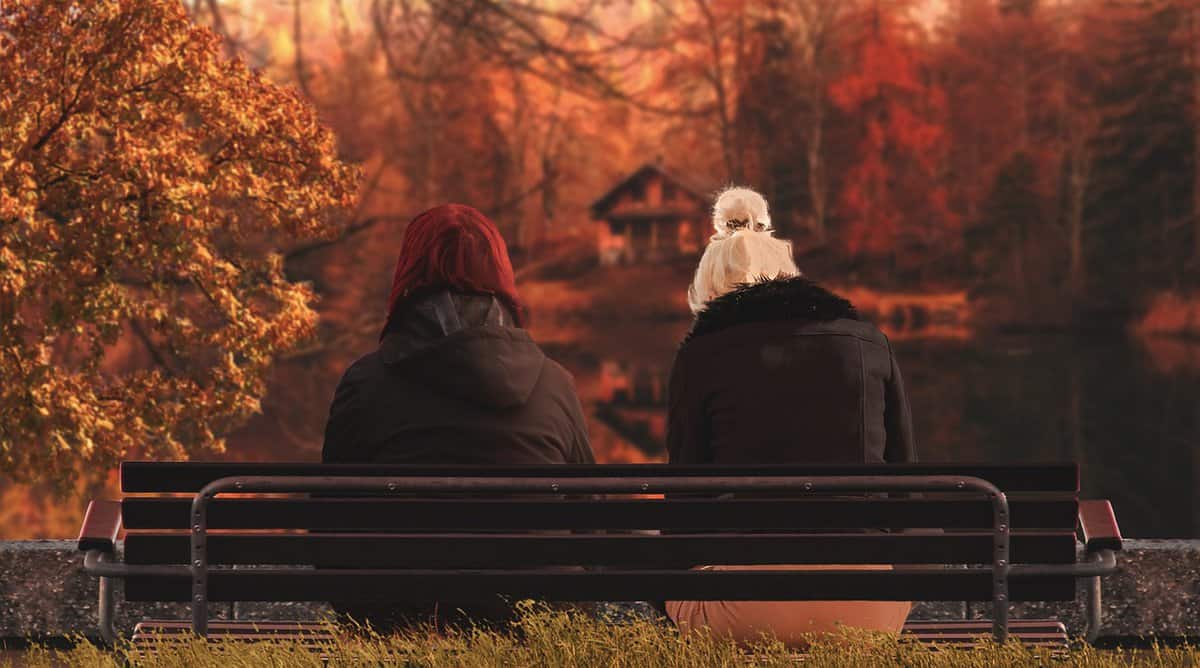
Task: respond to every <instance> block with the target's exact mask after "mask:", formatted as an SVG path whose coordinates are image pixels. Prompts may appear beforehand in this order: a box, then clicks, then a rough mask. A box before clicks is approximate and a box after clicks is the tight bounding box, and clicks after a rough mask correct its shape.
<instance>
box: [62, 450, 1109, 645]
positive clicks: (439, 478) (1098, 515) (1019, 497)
mask: <svg viewBox="0 0 1200 668" xmlns="http://www.w3.org/2000/svg"><path fill="white" fill-rule="evenodd" d="M1078 481H1079V477H1078V468H1077V467H1076V466H1075V465H1074V464H1070V463H1067V464H1040V465H1019V466H999V465H980V466H967V465H957V464H899V465H833V466H789V467H714V466H662V465H637V466H624V465H622V466H612V465H588V466H554V467H517V468H480V467H444V466H439V467H389V466H361V465H321V464H286V463H285V464H267V463H254V464H208V463H181V462H129V463H126V464H123V465H122V469H121V482H122V489H123V491H124V492H125V493H126V494H127V496H126V497H125V498H124V499H123V500H122V501H120V502H106V501H95V502H93V503H92V505H91V506H90V507H89V510H88V513H87V516H86V517H85V521H84V526H83V528H82V529H81V532H80V539H79V549H80V550H81V551H83V552H84V553H85V555H86V556H85V570H87V571H88V572H89V573H92V574H93V575H96V576H98V577H100V578H101V606H100V616H101V624H100V628H101V634H102V635H103V636H104V637H105V639H107V640H110V641H114V642H115V641H116V634H115V632H114V631H113V629H112V624H111V622H112V617H113V613H112V609H113V605H114V602H113V601H112V587H111V585H110V584H109V581H110V580H111V578H122V579H124V580H125V588H124V589H125V596H126V599H127V600H130V601H159V602H170V601H186V602H189V604H190V605H191V608H192V620H191V621H190V623H188V622H183V621H179V620H176V621H170V620H160V621H154V622H146V623H143V624H142V625H139V627H138V629H137V631H136V632H135V638H138V639H139V640H144V639H146V638H150V637H160V636H164V635H168V636H169V635H178V634H181V633H183V632H184V631H185V630H188V631H190V632H191V633H195V634H199V635H202V636H218V635H220V636H226V637H238V638H247V639H250V638H253V637H257V636H259V635H275V636H279V635H281V634H283V635H287V634H301V635H303V634H309V635H312V634H314V633H317V631H315V629H317V628H318V627H317V626H314V625H306V624H303V623H292V622H288V623H255V622H246V623H244V622H240V621H234V622H227V621H217V620H210V619H209V614H208V611H209V604H210V602H218V601H323V600H329V599H331V598H337V599H338V600H341V601H344V602H355V601H361V602H364V603H368V602H372V601H377V600H406V601H410V602H420V601H425V602H432V601H436V600H464V597H470V596H475V595H486V596H492V595H503V596H506V597H508V598H510V599H521V598H536V599H543V600H549V601H597V600H617V601H620V600H626V601H628V600H671V599H675V600H912V601H964V600H966V601H987V602H990V603H991V606H992V607H991V610H992V619H990V620H984V621H974V620H961V621H953V622H912V623H910V624H909V625H908V626H907V627H906V629H905V634H906V636H907V637H911V638H913V639H916V640H921V641H936V642H947V643H949V642H954V643H959V642H975V641H976V639H977V637H978V636H979V635H980V633H991V634H992V636H993V637H994V638H995V639H997V640H1001V641H1003V640H1004V639H1006V638H1007V637H1009V635H1010V633H1011V635H1012V637H1014V638H1018V639H1020V640H1021V641H1022V642H1027V643H1030V644H1059V643H1061V642H1064V638H1065V633H1066V632H1065V629H1063V627H1062V625H1061V624H1058V623H1057V622H1054V621H1053V620H1014V621H1012V622H1010V621H1009V620H1008V607H1009V604H1010V603H1011V602H1013V601H1069V600H1074V598H1075V591H1076V586H1075V580H1076V579H1077V578H1085V579H1087V580H1088V581H1089V583H1090V586H1089V587H1088V588H1086V591H1087V592H1088V601H1087V611H1088V619H1089V625H1088V633H1087V635H1088V639H1089V640H1092V639H1094V638H1095V637H1096V636H1097V635H1098V634H1099V630H1100V623H1101V619H1100V604H1099V603H1100V577H1101V576H1102V575H1106V574H1108V573H1111V572H1113V571H1114V569H1115V563H1116V562H1115V556H1114V553H1115V552H1116V551H1118V550H1120V549H1121V536H1120V530H1119V528H1118V527H1117V524H1116V519H1115V516H1114V514H1113V511H1112V507H1111V505H1109V504H1108V502H1107V501H1080V500H1079V498H1078ZM122 526H123V527H124V528H125V530H126V535H125V550H124V562H123V563H115V562H114V558H115V554H116V550H115V546H116V541H117V538H118V534H119V533H120V532H121V530H122ZM1080 543H1082V546H1083V548H1084V549H1083V552H1084V554H1085V558H1084V559H1083V560H1082V561H1077V556H1076V555H1077V547H1078V545H1079V544H1080ZM314 564H316V565H318V567H317V568H315V569H314V568H313V565H314ZM330 564H337V565H336V566H331V565H330ZM701 564H742V565H774V566H775V567H776V568H773V569H770V570H749V569H746V570H742V569H728V570H717V571H714V570H704V571H698V570H694V569H692V568H690V567H691V566H696V565H701ZM806 564H820V565H829V564H875V565H888V566H891V567H892V568H891V569H889V570H854V569H843V570H830V571H826V570H820V571H813V570H811V569H808V570H806V569H804V568H803V565H806ZM564 566H569V567H571V568H567V569H564V568H563V567H564ZM235 567H236V568H235ZM255 629H257V630H255ZM321 632H322V633H328V630H327V629H325V630H324V631H321ZM314 637H315V636H314Z"/></svg>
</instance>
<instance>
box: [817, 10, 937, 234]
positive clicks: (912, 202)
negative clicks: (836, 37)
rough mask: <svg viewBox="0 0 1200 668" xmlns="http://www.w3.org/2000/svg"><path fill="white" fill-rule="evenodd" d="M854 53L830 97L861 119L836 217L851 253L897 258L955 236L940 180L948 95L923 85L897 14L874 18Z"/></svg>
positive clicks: (917, 64) (880, 14) (839, 106)
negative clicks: (908, 246)
mask: <svg viewBox="0 0 1200 668" xmlns="http://www.w3.org/2000/svg"><path fill="white" fill-rule="evenodd" d="M865 22H866V23H870V24H872V26H873V27H872V28H870V29H869V30H868V31H867V34H866V36H864V37H863V38H862V40H861V43H860V44H859V46H858V48H857V50H856V51H857V53H856V57H857V66H856V67H854V68H853V69H851V70H850V71H849V72H848V73H847V74H846V75H845V76H843V77H842V78H840V79H838V80H837V81H834V82H833V83H832V84H831V85H830V88H829V95H830V98H831V99H832V100H833V102H834V104H836V105H837V107H838V108H839V109H841V111H842V112H844V113H847V114H850V115H853V116H857V117H859V118H861V124H862V130H861V136H862V139H861V141H860V144H859V150H858V155H859V162H858V163H857V164H855V165H854V166H853V167H851V168H850V169H849V170H848V172H847V173H846V174H845V175H844V177H843V179H844V185H843V188H842V191H841V194H840V205H841V213H842V215H843V216H844V217H845V218H846V219H847V230H846V244H847V246H848V248H849V251H850V252H851V253H852V254H859V253H866V254H871V255H880V254H885V253H894V252H895V251H896V250H897V248H898V247H899V246H901V245H903V244H904V243H906V242H910V241H915V242H917V243H919V244H923V245H928V244H932V243H936V242H938V241H941V240H944V239H945V238H946V237H947V236H948V233H949V234H951V235H952V234H955V233H957V225H958V218H957V217H956V216H955V215H954V214H953V212H951V211H950V208H949V205H948V200H949V197H948V194H947V192H946V188H945V186H944V185H943V184H942V183H940V182H939V180H938V178H937V176H938V175H937V172H938V163H939V161H940V159H941V153H942V151H943V149H944V147H945V144H946V142H947V137H946V133H945V129H944V127H943V125H942V124H941V117H942V116H943V115H944V113H945V107H946V99H945V94H944V93H943V91H942V90H941V89H939V88H938V87H936V86H932V85H929V84H927V83H925V82H924V81H923V80H922V77H921V74H920V71H919V68H920V63H919V61H918V59H917V54H916V48H915V45H913V44H911V43H910V41H909V40H910V39H911V38H910V37H909V35H908V32H907V31H906V30H905V29H904V26H903V25H902V24H901V23H900V18H899V16H897V15H896V14H893V13H890V12H887V13H884V12H878V11H877V12H874V13H873V14H871V15H870V16H869V17H868V18H867V20H866V21H865Z"/></svg>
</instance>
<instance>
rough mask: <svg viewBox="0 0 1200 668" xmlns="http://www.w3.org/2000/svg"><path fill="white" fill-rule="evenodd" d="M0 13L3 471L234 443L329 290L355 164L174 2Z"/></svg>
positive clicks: (50, 4) (287, 96)
mask: <svg viewBox="0 0 1200 668" xmlns="http://www.w3.org/2000/svg"><path fill="white" fill-rule="evenodd" d="M0 23H2V24H3V25H2V26H0V27H2V28H3V29H4V30H5V31H7V32H8V33H9V35H11V38H10V42H11V43H10V44H9V45H8V49H7V53H6V54H5V56H4V57H3V58H0V471H3V472H4V473H5V474H7V475H10V476H11V477H13V478H15V479H18V480H20V479H29V478H32V477H35V476H37V477H40V478H43V479H49V480H55V481H60V482H63V481H66V480H68V479H69V478H70V477H71V476H72V475H73V472H74V471H76V470H77V468H78V467H79V466H80V464H81V463H82V465H84V466H85V467H88V468H96V469H98V468H100V467H108V466H110V465H111V464H112V463H113V462H114V461H115V460H117V459H120V458H122V457H125V456H127V455H130V454H136V455H137V456H147V457H184V456H186V455H187V454H188V453H195V452H200V451H205V452H211V451H216V450H220V448H221V447H222V434H224V433H225V432H227V431H228V430H229V429H231V428H232V427H234V426H236V425H237V424H239V423H240V422H241V421H243V420H245V419H246V418H247V416H249V415H251V414H252V413H254V412H256V411H257V410H258V406H259V400H260V397H261V396H262V394H263V392H264V382H265V375H266V373H267V371H268V369H269V367H270V365H271V363H272V360H274V359H275V358H276V357H277V356H278V355H279V354H280V353H282V352H284V351H287V350H289V349H291V348H293V347H294V346H296V344H297V343H298V342H300V341H301V340H303V339H304V338H306V337H307V336H309V334H310V333H311V332H312V330H313V327H314V321H315V315H314V312H313V311H312V310H311V308H310V304H311V302H312V298H313V295H312V293H311V291H310V290H309V289H308V288H307V287H306V286H305V285H302V284H296V283H292V282H289V281H288V280H287V278H286V277H285V275H284V273H283V268H282V260H281V256H280V254H279V253H278V252H276V251H275V250H273V249H275V248H277V247H279V246H280V245H282V244H284V243H293V240H296V239H313V238H319V237H322V236H327V235H331V234H334V233H336V227H337V224H338V217H339V212H340V211H341V210H342V209H344V208H346V207H347V206H348V205H350V204H351V202H352V201H353V198H354V194H355V189H356V180H357V175H356V170H355V169H354V168H352V167H350V166H347V165H346V164H343V163H342V162H340V161H339V159H338V158H337V156H336V152H335V147H334V140H333V137H332V135H331V134H330V133H329V132H328V131H327V130H326V129H325V128H323V127H322V125H321V124H320V123H319V122H318V119H317V117H316V114H315V113H314V111H313V110H312V109H311V108H310V107H309V106H308V105H307V104H305V103H304V102H302V100H301V99H300V98H299V97H298V95H297V94H296V93H295V92H294V91H292V90H289V89H284V88H280V87H277V86H275V85H272V84H270V83H268V82H267V81H265V80H263V79H262V78H261V77H260V76H258V75H257V74H255V73H253V72H251V71H249V70H248V69H247V68H246V67H245V66H244V65H243V64H242V63H240V62H237V61H229V60H225V59H224V58H222V57H221V55H220V50H221V44H220V42H219V40H218V38H217V37H216V36H215V35H214V34H213V33H211V32H210V31H208V30H206V29H203V28H199V27H197V26H196V25H194V24H192V23H191V22H190V21H189V20H188V17H187V14H186V13H185V11H184V8H183V6H182V5H181V4H180V3H179V2H177V1H176V0H122V1H121V2H112V1H104V0H17V1H16V2H15V3H13V2H9V3H6V5H5V13H4V14H3V15H0Z"/></svg>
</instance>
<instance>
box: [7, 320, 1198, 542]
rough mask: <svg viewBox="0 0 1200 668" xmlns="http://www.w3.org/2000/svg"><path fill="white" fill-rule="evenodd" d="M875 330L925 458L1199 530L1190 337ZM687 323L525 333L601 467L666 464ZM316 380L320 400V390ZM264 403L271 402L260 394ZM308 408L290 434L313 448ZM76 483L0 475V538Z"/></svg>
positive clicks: (65, 520) (240, 454)
mask: <svg viewBox="0 0 1200 668" xmlns="http://www.w3.org/2000/svg"><path fill="white" fill-rule="evenodd" d="M883 312H887V311H886V309H883ZM884 324H885V330H889V331H888V333H889V336H890V337H891V338H892V339H893V341H894V342H895V347H896V349H897V355H898V358H899V362H900V365H901V368H902V369H903V372H904V375H905V381H906V385H907V388H908V392H909V397H910V401H911V403H912V409H913V420H914V423H915V427H916V433H917V440H918V443H919V452H920V456H921V458H922V459H924V460H926V461H951V462H953V461H958V462H980V461H991V462H1010V463H1016V462H1037V461H1051V460H1075V461H1078V462H1080V463H1081V465H1082V482H1081V484H1082V487H1083V492H1084V494H1085V496H1089V497H1093V498H1097V497H1101V498H1109V499H1111V500H1112V501H1113V504H1114V506H1115V507H1116V511H1117V516H1118V518H1119V519H1120V521H1121V526H1122V529H1123V530H1124V532H1125V534H1126V535H1127V536H1134V537H1141V538H1158V537H1200V484H1198V483H1200V342H1196V341H1184V340H1179V339H1148V340H1137V339H1133V340H1131V339H1127V338H1125V337H1121V336H1114V337H1109V338H1098V337H1095V336H1079V337H1072V336H1057V335H1033V336H1007V337H981V338H971V337H969V336H965V335H957V334H956V335H946V332H947V331H949V328H957V327H958V325H955V324H953V323H950V322H941V323H939V322H935V319H934V318H932V317H931V318H930V321H929V323H928V327H929V328H931V329H928V330H926V331H924V332H922V333H921V335H920V336H916V335H915V332H913V331H912V330H908V331H907V333H906V332H905V331H900V332H897V331H892V330H890V327H888V323H886V322H885V323H884ZM688 325H689V323H688V322H687V321H683V320H663V321H630V322H623V323H612V322H609V323H605V324H603V325H600V326H598V325H596V324H595V323H591V322H586V321H583V320H578V319H575V320H564V321H561V322H553V321H550V320H548V319H545V320H539V321H538V322H535V327H534V331H533V335H534V338H535V339H536V340H538V341H539V342H541V343H542V344H543V346H544V347H545V349H546V350H547V352H548V353H549V354H550V355H551V356H552V357H554V358H555V359H557V360H558V361H560V362H561V363H562V364H563V365H564V366H566V367H567V368H568V369H569V370H570V371H571V372H572V374H573V375H574V376H575V382H576V387H577V389H578V390H579V394H580V397H581V399H582V401H583V402H584V405H585V409H586V411H587V413H588V427H589V430H590V433H591V438H592V444H593V449H594V450H595V452H596V455H597V458H598V459H599V460H600V461H602V462H613V463H618V462H629V463H644V462H655V461H663V460H664V459H665V456H666V454H665V438H666V422H665V420H666V415H665V393H666V383H667V378H668V374H669V373H670V367H671V363H672V361H673V358H674V354H675V350H676V348H677V346H678V342H679V341H680V340H681V339H682V337H683V335H684V333H685V332H686V331H687V328H688ZM938 327H943V329H938ZM318 389H319V393H320V394H322V396H324V394H325V393H328V392H330V391H331V390H332V388H318ZM315 391H317V390H315ZM286 398H287V397H284V399H286ZM282 400H283V399H281V401H282ZM265 405H266V406H267V410H268V412H270V411H271V410H272V409H271V406H272V405H273V404H272V402H267V403H266V404H265ZM319 413H320V414H318V415H315V416H313V420H312V422H313V424H312V425H304V426H303V432H304V433H302V434H298V435H297V437H296V438H297V440H298V441H299V440H303V441H304V442H312V443H313V444H316V446H317V447H319V443H320V428H321V424H323V411H319ZM309 432H311V433H309ZM226 457H227V458H230V459H237V460H296V459H308V460H316V459H317V458H318V457H319V450H318V449H313V448H308V449H306V450H299V449H296V448H295V447H293V446H292V445H291V444H289V443H270V442H264V441H263V439H252V442H247V444H246V446H245V447H239V448H236V449H234V448H231V450H230V451H229V452H228V453H227V455H226ZM76 492H77V493H76V494H74V495H72V498H69V499H63V498H54V497H51V496H50V495H49V490H48V489H45V488H42V487H38V486H25V485H13V484H9V483H5V482H4V481H0V538H44V537H57V538H61V537H63V536H69V535H72V534H73V532H74V531H76V530H77V527H78V522H79V519H80V517H81V516H82V511H83V507H84V505H85V503H86V499H87V498H89V497H105V496H107V497H110V498H112V497H114V496H115V494H116V479H115V477H114V476H109V477H108V478H107V479H106V480H104V481H103V482H101V483H99V484H84V482H83V481H81V482H80V486H79V489H78V490H76Z"/></svg>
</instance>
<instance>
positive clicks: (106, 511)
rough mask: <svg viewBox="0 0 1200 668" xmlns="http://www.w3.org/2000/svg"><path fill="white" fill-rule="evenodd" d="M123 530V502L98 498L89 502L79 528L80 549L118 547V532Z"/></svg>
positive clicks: (110, 550) (104, 549) (106, 549)
mask: <svg viewBox="0 0 1200 668" xmlns="http://www.w3.org/2000/svg"><path fill="white" fill-rule="evenodd" d="M120 532H121V502H120V501H110V500H107V499H96V500H94V501H91V502H89V503H88V507H87V513H85V514H84V516H83V526H82V527H80V528H79V551H80V552H87V551H88V550H103V551H105V552H112V551H114V550H115V549H116V544H117V534H119V533H120Z"/></svg>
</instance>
